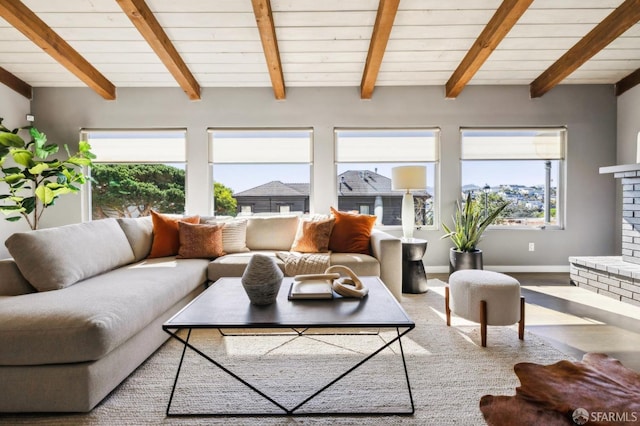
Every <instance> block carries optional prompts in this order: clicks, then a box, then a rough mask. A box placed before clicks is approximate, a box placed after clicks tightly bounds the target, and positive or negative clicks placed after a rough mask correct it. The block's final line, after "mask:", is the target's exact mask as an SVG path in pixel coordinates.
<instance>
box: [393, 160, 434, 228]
mask: <svg viewBox="0 0 640 426" xmlns="http://www.w3.org/2000/svg"><path fill="white" fill-rule="evenodd" d="M391 188H392V189H393V190H395V191H406V192H405V193H404V195H403V196H402V236H403V237H404V238H407V239H408V238H413V230H414V228H415V226H416V214H415V209H414V206H413V195H412V194H411V192H410V191H411V190H419V189H427V168H426V167H424V166H400V167H394V168H393V169H391Z"/></svg>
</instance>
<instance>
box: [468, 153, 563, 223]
mask: <svg viewBox="0 0 640 426" xmlns="http://www.w3.org/2000/svg"><path fill="white" fill-rule="evenodd" d="M462 163H463V164H462V183H463V186H462V194H461V199H464V198H465V197H466V194H467V193H468V192H469V191H471V193H472V197H473V198H474V199H475V200H477V201H478V202H479V203H480V207H481V208H485V207H486V208H487V209H488V210H491V209H492V208H493V207H494V206H495V205H497V204H499V203H501V202H503V201H508V202H509V205H508V206H507V208H506V209H505V210H503V212H502V213H501V214H500V216H499V217H498V219H497V220H496V222H495V224H496V225H502V226H526V227H542V226H547V225H558V224H559V221H558V214H557V197H558V187H557V182H558V169H559V162H558V161H543V160H530V161H516V160H514V161H480V162H474V163H477V164H473V165H469V163H471V162H469V161H463V162H462ZM547 165H549V166H550V168H549V195H548V204H549V210H548V212H547V209H546V208H545V204H546V203H545V192H546V190H545V188H546V185H545V179H546V173H547ZM482 179H486V180H488V182H486V181H485V182H483V180H482Z"/></svg>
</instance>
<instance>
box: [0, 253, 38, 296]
mask: <svg viewBox="0 0 640 426" xmlns="http://www.w3.org/2000/svg"><path fill="white" fill-rule="evenodd" d="M35 291H36V290H35V289H34V288H33V287H32V286H31V284H29V283H28V282H27V280H26V279H25V278H24V277H23V276H22V274H21V273H20V270H19V269H18V265H16V262H15V261H14V260H13V259H0V296H19V295H21V294H27V293H33V292H35Z"/></svg>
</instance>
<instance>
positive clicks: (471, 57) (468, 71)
mask: <svg viewBox="0 0 640 426" xmlns="http://www.w3.org/2000/svg"><path fill="white" fill-rule="evenodd" d="M531 3H533V0H504V1H503V2H502V4H501V5H500V7H499V8H498V9H497V10H496V13H494V14H493V17H492V18H491V20H490V21H489V23H487V25H486V26H485V27H484V29H483V30H482V32H481V33H480V35H479V36H478V38H477V39H476V41H475V42H474V43H473V45H472V46H471V49H469V51H468V52H467V54H466V55H465V57H464V58H463V59H462V61H461V62H460V65H458V68H456V70H455V71H454V72H453V74H452V75H451V77H450V78H449V81H447V84H446V86H445V89H446V90H445V92H446V97H447V98H455V97H457V96H458V95H459V94H460V92H462V90H463V89H464V87H465V86H466V85H467V83H468V82H469V81H470V80H471V79H472V78H473V76H474V75H475V73H476V72H478V70H479V69H480V67H481V66H482V64H484V62H485V61H486V60H487V59H488V58H489V55H491V53H492V52H493V51H494V50H495V49H496V47H498V45H499V44H500V42H501V41H502V39H504V38H505V37H506V35H507V34H508V33H509V31H511V28H513V26H514V25H515V24H516V22H518V20H519V19H520V17H521V16H522V14H523V13H524V12H526V11H527V9H528V8H529V6H531Z"/></svg>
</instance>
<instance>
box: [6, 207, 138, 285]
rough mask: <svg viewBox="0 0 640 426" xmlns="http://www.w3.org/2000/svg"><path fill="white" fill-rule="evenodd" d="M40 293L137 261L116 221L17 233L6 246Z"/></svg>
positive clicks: (105, 220) (22, 271) (106, 220)
mask: <svg viewBox="0 0 640 426" xmlns="http://www.w3.org/2000/svg"><path fill="white" fill-rule="evenodd" d="M5 245H6V246H7V249H8V250H9V253H10V254H11V256H13V258H14V260H15V262H16V264H17V265H18V268H19V269H20V272H21V273H22V275H23V276H24V277H25V278H26V279H27V280H28V281H29V283H30V284H31V285H32V286H33V287H35V288H36V290H38V291H48V290H57V289H61V288H64V287H68V286H70V285H72V284H75V283H77V282H78V281H81V280H84V279H86V278H90V277H92V276H94V275H98V274H101V273H103V272H106V271H109V270H111V269H114V268H117V267H118V266H122V265H126V264H127V263H131V262H133V261H134V255H133V250H132V249H131V246H130V245H129V241H127V237H126V236H125V235H124V232H123V231H122V228H120V226H119V225H118V222H117V221H116V220H115V219H102V220H95V221H92V222H85V223H78V224H74V225H66V226H60V227H57V228H48V229H39V230H37V231H30V232H18V233H15V234H13V235H11V236H10V237H9V238H8V239H7V241H6V242H5Z"/></svg>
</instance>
